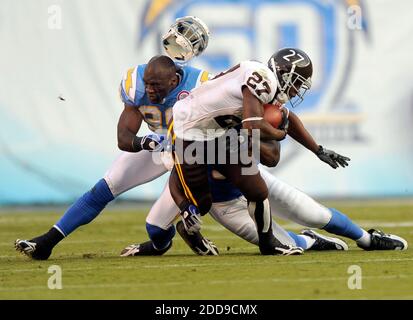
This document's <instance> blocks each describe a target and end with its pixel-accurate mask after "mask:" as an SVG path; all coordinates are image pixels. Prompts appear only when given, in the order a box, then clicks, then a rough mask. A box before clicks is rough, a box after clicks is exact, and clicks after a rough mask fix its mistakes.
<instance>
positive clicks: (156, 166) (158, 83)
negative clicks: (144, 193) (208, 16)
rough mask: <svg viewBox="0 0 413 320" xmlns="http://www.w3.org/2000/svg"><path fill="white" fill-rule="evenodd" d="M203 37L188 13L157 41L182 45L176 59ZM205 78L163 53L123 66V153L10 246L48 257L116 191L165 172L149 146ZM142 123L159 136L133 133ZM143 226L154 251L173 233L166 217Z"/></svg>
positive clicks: (199, 48)
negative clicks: (56, 216)
mask: <svg viewBox="0 0 413 320" xmlns="http://www.w3.org/2000/svg"><path fill="white" fill-rule="evenodd" d="M178 24H179V25H178ZM182 26H184V28H183V27H182ZM178 27H180V30H179V32H178ZM183 31H185V35H186V36H185V37H184V36H183V34H182V32H183ZM208 38H209V30H208V28H207V27H206V25H205V24H204V23H203V22H202V21H201V20H200V19H198V18H196V17H191V16H188V17H184V18H182V19H178V20H177V21H176V23H175V24H174V26H172V27H171V29H170V31H169V32H168V34H166V35H165V37H164V39H163V41H164V42H163V43H164V46H165V49H166V51H167V52H168V53H169V54H171V55H175V53H176V50H175V49H176V48H177V46H181V47H182V48H184V49H185V50H182V51H181V52H182V53H183V55H182V56H181V57H177V58H182V59H183V60H185V59H190V58H192V57H193V56H196V55H199V54H201V53H202V52H203V50H205V48H206V46H207V45H208ZM207 79H208V73H207V72H206V71H202V70H200V69H196V68H192V67H189V66H182V67H180V66H179V65H177V64H175V63H174V62H173V60H172V59H171V58H169V57H167V56H156V57H153V58H152V59H151V60H150V61H149V62H148V64H143V65H139V66H137V67H134V68H131V69H129V70H128V71H127V72H126V74H125V76H124V77H123V79H122V81H121V85H120V95H121V99H122V101H123V103H124V109H123V111H122V114H121V115H120V118H119V121H118V134H117V135H118V147H119V148H120V149H121V150H123V151H124V152H122V153H121V154H120V155H119V157H118V158H117V159H116V160H115V161H114V163H113V164H112V166H111V167H110V168H109V170H108V171H107V172H106V174H105V176H104V177H103V178H102V179H100V180H99V181H98V182H97V183H96V184H95V185H94V186H93V188H92V189H91V190H89V191H88V192H86V193H85V194H84V195H83V196H82V197H80V198H79V199H78V200H77V201H76V202H75V203H74V204H73V205H72V206H71V207H70V208H69V209H68V210H67V211H66V212H65V213H64V215H63V216H62V217H61V218H60V220H59V221H57V222H56V224H55V225H54V226H53V227H52V228H51V229H50V230H49V231H48V232H46V233H45V234H43V235H41V236H38V237H35V238H33V239H31V240H20V239H17V240H16V241H15V247H16V249H17V250H19V251H21V252H23V253H25V254H26V255H28V256H30V257H32V258H33V259H38V260H45V259H48V257H49V256H50V254H51V252H52V250H53V248H54V247H55V246H56V245H57V244H58V243H59V242H60V241H61V240H62V239H63V238H65V237H67V236H68V235H69V234H71V233H72V232H73V231H74V230H76V229H77V228H79V227H80V226H82V225H85V224H88V223H90V222H91V221H92V220H94V219H95V218H96V217H97V216H98V215H99V214H100V212H102V210H103V209H104V208H105V206H106V205H107V204H108V203H109V202H111V201H112V200H114V199H115V198H116V197H117V196H119V195H120V194H122V193H124V192H126V191H127V190H129V189H131V188H134V187H136V186H139V185H142V184H144V183H147V182H149V181H152V180H154V179H156V178H158V177H159V176H161V175H163V174H164V173H166V172H167V169H166V167H165V163H164V161H163V160H164V157H163V152H156V153H154V152H152V151H155V150H158V148H160V147H161V145H162V140H163V135H162V132H164V131H165V133H166V128H167V123H168V121H169V118H170V117H171V114H172V106H173V105H174V103H175V102H176V101H177V100H179V99H183V98H185V97H186V96H187V95H188V93H189V92H190V91H191V89H193V88H194V87H196V86H198V85H200V84H201V83H202V82H204V81H206V80H207ZM142 122H146V123H147V125H148V127H149V129H151V130H152V131H157V132H158V133H161V135H147V136H144V137H139V136H137V133H138V131H139V129H140V127H141V124H142ZM146 228H147V231H148V233H149V236H150V238H151V240H153V241H154V243H156V244H157V248H158V249H160V250H162V249H164V248H165V247H167V246H169V245H170V243H169V242H165V241H163V239H164V238H168V237H169V236H170V235H173V234H175V227H174V225H173V224H172V222H171V223H167V224H165V223H162V224H160V223H157V221H152V220H151V216H149V217H148V221H147V224H146Z"/></svg>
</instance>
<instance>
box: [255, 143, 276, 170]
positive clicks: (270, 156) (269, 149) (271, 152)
mask: <svg viewBox="0 0 413 320" xmlns="http://www.w3.org/2000/svg"><path fill="white" fill-rule="evenodd" d="M279 161H280V143H279V142H278V141H275V140H266V141H262V140H261V141H260V163H262V164H263V165H264V166H267V167H275V166H276V165H277V164H278V162H279Z"/></svg>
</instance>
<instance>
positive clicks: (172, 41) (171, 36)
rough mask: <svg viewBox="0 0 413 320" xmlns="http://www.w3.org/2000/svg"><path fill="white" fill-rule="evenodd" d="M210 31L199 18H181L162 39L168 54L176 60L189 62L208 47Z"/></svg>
mask: <svg viewBox="0 0 413 320" xmlns="http://www.w3.org/2000/svg"><path fill="white" fill-rule="evenodd" d="M208 41H209V29H208V27H207V25H206V24H205V23H204V22H203V21H202V20H201V19H199V18H197V17H193V16H186V17H182V18H179V19H177V20H176V21H175V23H174V24H173V25H172V26H171V27H170V29H169V31H168V32H167V33H166V34H165V35H164V36H163V37H162V44H163V46H164V48H165V51H166V53H167V54H168V55H169V56H170V57H171V58H172V59H175V60H178V61H183V62H185V61H188V60H190V59H192V58H193V57H196V56H198V55H200V54H201V53H202V52H203V51H204V50H205V49H206V48H207V46H208Z"/></svg>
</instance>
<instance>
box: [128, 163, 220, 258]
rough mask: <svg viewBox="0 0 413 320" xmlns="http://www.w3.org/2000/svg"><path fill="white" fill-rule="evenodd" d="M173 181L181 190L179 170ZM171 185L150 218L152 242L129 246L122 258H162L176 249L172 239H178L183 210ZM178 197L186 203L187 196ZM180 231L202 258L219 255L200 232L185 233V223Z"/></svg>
mask: <svg viewBox="0 0 413 320" xmlns="http://www.w3.org/2000/svg"><path fill="white" fill-rule="evenodd" d="M170 179H172V180H173V181H172V183H171V184H174V185H175V186H176V188H179V187H180V184H179V179H178V176H177V174H176V171H175V170H173V171H172V173H171V176H170ZM169 184H170V183H169V182H168V183H167V184H166V186H165V188H164V190H163V192H162V194H161V196H160V197H159V198H158V200H157V201H156V202H155V204H154V205H153V206H152V208H151V210H150V211H149V214H148V216H147V217H146V230H147V232H148V235H149V239H150V241H146V242H144V243H141V244H132V245H129V246H128V247H126V248H125V249H123V250H122V252H121V256H124V257H126V256H140V255H162V254H164V253H165V252H166V251H168V250H169V248H170V247H171V246H172V239H173V237H174V236H175V227H174V225H173V221H174V220H175V219H176V217H177V216H178V215H179V208H178V207H177V205H176V204H175V202H174V200H173V198H172V195H171V192H170V189H169ZM176 188H174V189H176ZM175 192H176V191H175ZM178 196H180V197H181V198H182V199H181V200H180V201H179V202H181V201H183V200H184V196H183V195H178V194H175V197H178ZM176 228H177V230H178V232H179V233H180V235H181V237H182V238H183V239H184V240H185V242H186V243H187V244H188V245H189V247H190V248H191V249H192V250H193V251H194V252H195V253H197V254H199V255H218V249H217V248H216V246H215V244H214V243H212V242H211V241H209V240H208V239H206V238H204V237H203V236H202V234H201V233H200V232H197V233H195V234H191V235H190V234H188V233H187V232H185V231H186V230H185V228H184V227H183V225H182V223H181V221H180V222H178V224H177V226H176Z"/></svg>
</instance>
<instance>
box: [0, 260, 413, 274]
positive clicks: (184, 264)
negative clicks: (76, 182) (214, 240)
mask: <svg viewBox="0 0 413 320" xmlns="http://www.w3.org/2000/svg"><path fill="white" fill-rule="evenodd" d="M119 258H120V257H119ZM211 258H212V259H216V258H215V257H211ZM280 258H281V257H280ZM120 259H129V260H130V259H132V260H133V259H135V260H137V261H139V259H140V258H139V257H130V258H120ZM297 259H300V258H299V257H297ZM406 261H413V258H400V259H366V260H362V259H358V260H352V261H350V262H349V261H332V260H328V261H327V260H304V261H276V260H273V261H269V260H267V261H259V262H256V263H253V262H251V261H249V262H245V263H242V262H240V261H239V262H234V263H231V262H227V263H219V265H220V266H228V267H231V266H242V265H248V266H251V265H273V266H275V267H276V266H278V265H282V264H287V265H300V264H319V263H325V264H349V263H351V264H355V263H377V262H406ZM53 263H54V264H58V261H54V262H53ZM154 263H156V261H155V260H154ZM216 266H217V263H216V262H214V263H183V264H164V265H133V266H117V267H115V266H107V267H105V265H99V267H96V266H94V267H79V268H65V267H63V268H62V270H63V271H86V270H93V271H98V270H105V269H112V270H113V269H116V270H129V269H133V270H136V269H137V268H143V269H167V268H185V267H188V268H190V267H216ZM0 272H7V273H14V272H42V273H43V272H45V270H44V269H38V268H35V267H33V268H32V269H0Z"/></svg>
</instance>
